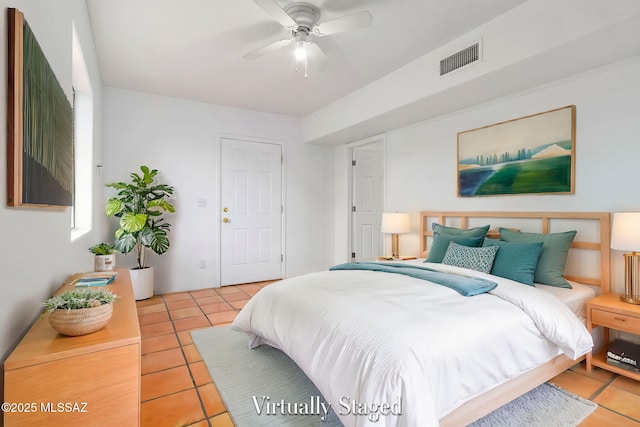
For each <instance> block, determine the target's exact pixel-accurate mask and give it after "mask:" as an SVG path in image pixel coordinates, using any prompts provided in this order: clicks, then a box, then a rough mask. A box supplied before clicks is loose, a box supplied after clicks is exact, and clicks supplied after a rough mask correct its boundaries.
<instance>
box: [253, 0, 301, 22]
mask: <svg viewBox="0 0 640 427" xmlns="http://www.w3.org/2000/svg"><path fill="white" fill-rule="evenodd" d="M253 2H254V3H255V4H257V5H258V6H260V7H261V8H262V10H264V11H265V12H267V13H268V14H269V15H271V17H272V18H273V19H275V20H276V21H278V22H279V23H280V25H282V26H283V27H287V28H289V27H296V26H297V24H296V21H294V20H293V18H291V17H290V16H289V15H287V12H285V11H284V10H283V9H282V8H281V7H280V6H279V5H278V3H276V2H275V0H253Z"/></svg>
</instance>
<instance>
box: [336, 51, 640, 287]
mask: <svg viewBox="0 0 640 427" xmlns="http://www.w3.org/2000/svg"><path fill="white" fill-rule="evenodd" d="M639 75H640V56H635V57H632V58H629V59H627V60H624V61H620V62H617V63H614V64H610V65H608V66H605V67H601V68H598V69H595V70H591V71H588V72H584V73H582V74H579V75H576V76H574V77H571V78H565V79H563V80H560V81H556V82H554V83H551V84H547V85H544V86H542V87H538V88H535V89H532V90H529V91H526V92H522V93H517V94H514V95H510V96H508V97H504V98H501V99H498V100H495V101H492V102H489V103H485V104H481V105H478V106H475V107H472V108H468V109H466V110H464V111H460V112H457V113H452V114H449V115H447V116H444V117H441V118H437V119H432V120H429V121H425V122H422V123H419V124H416V125H414V126H410V127H405V128H401V129H396V130H391V131H389V132H388V133H387V169H386V170H387V203H386V205H387V208H389V209H393V210H397V211H404V212H410V213H411V216H412V233H411V234H408V235H402V236H400V239H401V241H400V244H401V245H402V247H403V248H406V250H407V253H408V248H411V247H413V248H414V250H415V252H416V254H417V252H418V248H419V238H418V227H419V225H418V215H419V211H420V210H467V211H468V210H515V211H530V210H531V211H544V210H549V211H608V212H616V211H625V210H635V211H637V210H640V197H638V188H637V180H636V179H635V178H634V177H635V176H636V174H637V168H638V159H639V158H640V137H639V135H640V120H638V118H639V117H640V80H639V79H638V76H639ZM571 104H573V105H575V106H576V148H575V149H576V186H575V188H576V191H575V194H571V195H522V196H499V197H477V198H459V197H457V186H456V182H457V181H456V179H457V176H456V170H457V166H456V162H457V154H456V150H457V142H456V141H457V140H456V138H457V133H458V132H460V131H464V130H468V129H474V128H477V127H482V126H486V125H490V124H493V123H497V122H502V121H505V120H509V119H514V118H518V117H522V116H525V115H529V114H535V113H539V112H543V111H547V110H550V109H554V108H558V107H563V106H566V105H571ZM346 161H347V160H346V158H345V157H344V156H337V158H336V164H337V166H336V167H340V165H343V164H344V162H346ZM336 186H340V184H339V183H336ZM341 209H342V208H341V206H340V201H338V200H337V202H336V212H337V213H336V215H339V212H340V210H341ZM338 238H339V236H338V235H337V234H336V239H338ZM612 256H613V258H614V265H613V273H614V274H613V279H614V289H616V290H618V291H620V286H621V282H622V280H621V277H620V276H621V271H622V266H621V264H620V258H621V257H622V254H621V253H620V252H617V251H614V252H613V253H612Z"/></svg>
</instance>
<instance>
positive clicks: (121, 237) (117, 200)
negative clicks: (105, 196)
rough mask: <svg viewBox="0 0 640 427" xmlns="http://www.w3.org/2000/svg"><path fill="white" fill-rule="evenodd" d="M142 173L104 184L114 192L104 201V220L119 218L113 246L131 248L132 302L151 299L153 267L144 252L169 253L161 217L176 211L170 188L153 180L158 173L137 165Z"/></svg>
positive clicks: (167, 227) (123, 249) (165, 224)
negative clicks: (134, 252) (171, 199)
mask: <svg viewBox="0 0 640 427" xmlns="http://www.w3.org/2000/svg"><path fill="white" fill-rule="evenodd" d="M140 171H141V172H142V174H137V173H135V172H133V173H131V182H130V183H125V182H112V183H110V184H107V187H111V188H113V189H115V190H116V195H115V197H112V198H110V199H109V200H107V204H106V207H105V213H106V215H107V217H112V216H115V217H118V218H120V228H118V230H116V234H115V237H116V241H115V244H114V247H115V249H116V250H118V251H119V252H121V253H123V254H128V253H129V252H131V251H133V250H134V249H135V251H136V262H137V265H136V267H134V268H132V269H131V283H132V286H133V292H134V294H135V298H136V300H142V299H147V298H151V297H152V296H153V268H152V267H148V266H147V265H146V263H145V249H146V248H149V249H151V250H152V251H153V252H155V253H156V254H158V255H162V254H163V253H165V252H166V251H167V250H169V237H168V232H169V230H170V228H171V224H169V223H168V222H166V221H165V219H164V218H163V217H162V215H163V214H164V213H166V212H171V213H174V212H175V211H176V210H175V208H174V207H173V205H172V204H171V203H169V201H168V199H169V197H171V196H172V195H173V187H172V186H170V185H166V184H159V183H157V182H155V181H156V179H157V175H158V170H157V169H149V168H148V167H147V166H140Z"/></svg>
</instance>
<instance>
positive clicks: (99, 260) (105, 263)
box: [93, 254, 116, 271]
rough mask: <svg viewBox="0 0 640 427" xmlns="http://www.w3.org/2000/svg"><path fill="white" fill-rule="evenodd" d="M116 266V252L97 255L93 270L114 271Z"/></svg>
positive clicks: (94, 259)
mask: <svg viewBox="0 0 640 427" xmlns="http://www.w3.org/2000/svg"><path fill="white" fill-rule="evenodd" d="M115 268H116V254H110V255H95V256H94V258H93V271H113V270H114V269H115Z"/></svg>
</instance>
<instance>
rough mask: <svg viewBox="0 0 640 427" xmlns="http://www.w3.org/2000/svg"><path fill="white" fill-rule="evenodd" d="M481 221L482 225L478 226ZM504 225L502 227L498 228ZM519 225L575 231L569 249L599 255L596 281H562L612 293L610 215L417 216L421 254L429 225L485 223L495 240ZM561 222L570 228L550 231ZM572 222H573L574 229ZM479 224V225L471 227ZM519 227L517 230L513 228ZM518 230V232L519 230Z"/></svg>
mask: <svg viewBox="0 0 640 427" xmlns="http://www.w3.org/2000/svg"><path fill="white" fill-rule="evenodd" d="M478 221H483V223H478ZM501 221H503V222H504V223H505V224H504V225H501V224H500V222H501ZM519 221H521V222H522V224H523V226H522V228H521V231H523V232H536V233H550V232H559V231H567V230H576V229H577V230H578V234H577V235H576V238H575V240H574V242H573V244H572V245H571V248H570V250H569V251H570V255H571V250H572V249H574V250H575V249H578V250H585V251H596V252H597V253H598V254H599V259H600V268H599V271H598V273H599V274H596V275H597V276H598V277H591V276H588V277H587V276H582V275H580V274H577V275H575V274H567V275H565V277H566V278H567V279H569V280H573V281H576V282H580V283H586V284H590V285H597V286H600V290H601V292H609V291H610V289H611V250H610V236H611V214H610V213H609V212H500V211H495V212H492V211H487V212H442V211H422V212H420V254H424V253H425V252H426V251H427V250H428V242H429V240H430V238H431V237H433V231H432V230H431V223H432V222H437V223H438V224H442V225H452V226H455V227H459V228H470V227H475V226H478V225H484V224H486V223H490V224H491V230H490V231H489V234H488V237H493V238H498V237H499V234H498V227H506V228H514V227H515V228H518V226H519V225H520V224H519ZM554 221H556V222H562V223H563V224H564V223H567V224H571V226H570V228H563V229H553V231H552V223H553V222H554ZM571 221H575V225H576V227H574V224H572V223H571ZM581 222H587V223H590V225H591V226H595V228H597V232H596V233H595V234H596V235H597V239H593V240H596V241H593V240H592V241H589V240H587V239H588V237H587V239H585V237H583V236H581V233H580V227H579V226H578V225H579V223H581ZM472 223H478V225H475V224H472ZM514 224H518V226H514ZM518 229H519V228H518Z"/></svg>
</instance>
